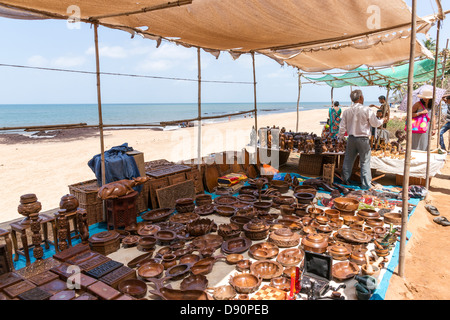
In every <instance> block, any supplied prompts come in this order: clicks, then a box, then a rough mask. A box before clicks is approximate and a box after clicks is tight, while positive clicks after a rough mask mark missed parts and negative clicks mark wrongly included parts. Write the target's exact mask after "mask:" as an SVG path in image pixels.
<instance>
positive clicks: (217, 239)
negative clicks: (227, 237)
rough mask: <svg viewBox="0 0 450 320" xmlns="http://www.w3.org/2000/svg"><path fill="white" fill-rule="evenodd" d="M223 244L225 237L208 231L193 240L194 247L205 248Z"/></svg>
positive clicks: (217, 246)
mask: <svg viewBox="0 0 450 320" xmlns="http://www.w3.org/2000/svg"><path fill="white" fill-rule="evenodd" d="M222 244H223V238H222V237H221V236H220V235H218V234H212V233H208V234H205V235H204V236H200V237H196V238H195V239H194V240H192V245H193V246H194V248H196V249H199V250H202V249H205V248H216V249H217V248H219V247H220V246H221V245H222Z"/></svg>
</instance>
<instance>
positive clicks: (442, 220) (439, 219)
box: [433, 217, 450, 227]
mask: <svg viewBox="0 0 450 320" xmlns="http://www.w3.org/2000/svg"><path fill="white" fill-rule="evenodd" d="M433 221H434V222H436V223H437V224H440V225H441V226H444V227H448V226H450V221H448V220H447V218H446V217H436V218H434V219H433Z"/></svg>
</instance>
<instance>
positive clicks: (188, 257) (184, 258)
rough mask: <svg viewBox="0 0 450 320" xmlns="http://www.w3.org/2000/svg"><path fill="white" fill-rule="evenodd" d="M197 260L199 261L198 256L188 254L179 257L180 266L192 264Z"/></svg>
mask: <svg viewBox="0 0 450 320" xmlns="http://www.w3.org/2000/svg"><path fill="white" fill-rule="evenodd" d="M199 260H200V256H199V255H196V254H193V253H189V254H185V255H184V256H182V257H180V264H184V263H190V264H194V263H196V262H197V261H199Z"/></svg>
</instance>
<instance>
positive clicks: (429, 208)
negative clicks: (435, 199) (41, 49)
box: [425, 204, 440, 216]
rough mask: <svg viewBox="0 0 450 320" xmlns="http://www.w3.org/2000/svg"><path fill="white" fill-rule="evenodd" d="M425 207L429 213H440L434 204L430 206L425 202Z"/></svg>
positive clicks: (436, 214)
mask: <svg viewBox="0 0 450 320" xmlns="http://www.w3.org/2000/svg"><path fill="white" fill-rule="evenodd" d="M425 209H427V211H428V212H429V213H431V214H432V215H433V216H438V215H440V213H439V210H438V209H437V208H436V207H435V206H432V205H431V204H427V205H426V206H425Z"/></svg>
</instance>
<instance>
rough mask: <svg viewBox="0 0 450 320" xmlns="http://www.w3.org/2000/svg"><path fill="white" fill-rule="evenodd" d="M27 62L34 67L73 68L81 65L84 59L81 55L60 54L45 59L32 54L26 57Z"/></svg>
mask: <svg viewBox="0 0 450 320" xmlns="http://www.w3.org/2000/svg"><path fill="white" fill-rule="evenodd" d="M27 61H28V64H29V65H32V66H35V67H54V68H73V67H79V66H82V65H83V64H84V63H85V62H86V59H85V57H83V56H62V57H57V58H53V59H47V58H44V57H43V56H39V55H34V56H31V57H30V58H28V60H27Z"/></svg>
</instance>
